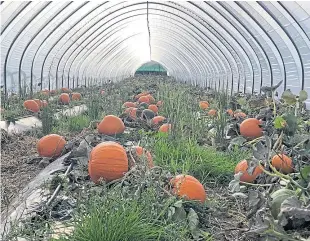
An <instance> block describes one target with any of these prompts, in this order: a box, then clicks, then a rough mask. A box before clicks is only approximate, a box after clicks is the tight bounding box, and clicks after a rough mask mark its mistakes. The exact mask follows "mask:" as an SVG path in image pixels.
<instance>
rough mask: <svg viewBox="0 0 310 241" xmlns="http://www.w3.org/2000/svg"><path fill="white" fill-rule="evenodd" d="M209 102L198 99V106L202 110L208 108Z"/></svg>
mask: <svg viewBox="0 0 310 241" xmlns="http://www.w3.org/2000/svg"><path fill="white" fill-rule="evenodd" d="M209 106H210V105H209V102H208V101H200V102H199V107H200V109H202V110H206V109H208V108H209Z"/></svg>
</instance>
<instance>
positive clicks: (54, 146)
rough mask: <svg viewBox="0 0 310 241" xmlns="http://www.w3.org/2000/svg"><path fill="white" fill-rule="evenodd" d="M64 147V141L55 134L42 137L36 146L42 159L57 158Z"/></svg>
mask: <svg viewBox="0 0 310 241" xmlns="http://www.w3.org/2000/svg"><path fill="white" fill-rule="evenodd" d="M65 145H66V140H65V139H64V138H63V137H62V136H60V135H57V134H50V135H47V136H44V137H42V138H41V139H40V140H39V142H38V144H37V150H38V153H39V155H40V156H42V157H58V156H59V155H60V154H61V152H62V151H63V149H64V147H65Z"/></svg>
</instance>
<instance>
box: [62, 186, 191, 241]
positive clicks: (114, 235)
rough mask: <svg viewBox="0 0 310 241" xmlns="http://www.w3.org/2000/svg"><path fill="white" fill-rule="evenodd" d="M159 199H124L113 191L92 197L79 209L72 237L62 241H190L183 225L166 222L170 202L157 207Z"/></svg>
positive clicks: (148, 196) (145, 196)
mask: <svg viewBox="0 0 310 241" xmlns="http://www.w3.org/2000/svg"><path fill="white" fill-rule="evenodd" d="M157 199H158V196H156V193H154V192H152V191H151V192H150V191H146V192H144V193H142V195H141V196H140V197H139V198H138V197H133V198H124V197H123V196H122V195H121V193H120V192H118V191H116V192H114V190H112V191H110V192H109V193H108V194H107V195H104V196H103V197H102V196H92V197H90V198H89V199H88V201H87V202H85V203H82V204H81V205H80V210H79V212H78V214H77V215H76V222H75V223H74V231H73V234H72V235H69V236H67V237H63V238H62V239H61V240H72V241H84V240H87V241H102V240H109V241H120V240H124V241H125V240H128V241H130V240H132V241H134V240H163V241H170V240H171V241H174V240H180V241H182V240H184V241H185V240H189V239H188V235H189V234H188V230H187V228H186V226H185V225H184V224H182V223H181V222H171V221H167V220H166V212H167V209H168V207H169V205H170V203H171V200H169V199H166V198H165V199H162V205H158V200H157Z"/></svg>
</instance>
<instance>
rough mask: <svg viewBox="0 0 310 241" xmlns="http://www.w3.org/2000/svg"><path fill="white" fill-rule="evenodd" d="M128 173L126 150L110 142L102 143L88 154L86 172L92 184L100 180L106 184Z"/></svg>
mask: <svg viewBox="0 0 310 241" xmlns="http://www.w3.org/2000/svg"><path fill="white" fill-rule="evenodd" d="M127 171H128V158H127V154H126V150H125V149H124V147H122V146H121V145H120V144H118V143H116V142H112V141H107V142H102V143H100V144H99V145H97V146H96V147H95V148H94V149H93V150H92V151H91V153H90V159H89V162H88V172H89V175H90V178H91V180H92V181H93V182H95V183H98V181H99V179H100V178H102V179H104V180H105V181H106V182H109V181H113V180H115V179H118V178H121V177H123V175H124V173H126V172H127Z"/></svg>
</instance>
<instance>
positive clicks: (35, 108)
mask: <svg viewBox="0 0 310 241" xmlns="http://www.w3.org/2000/svg"><path fill="white" fill-rule="evenodd" d="M24 107H25V108H26V109H27V110H29V111H31V112H34V113H36V112H39V111H40V106H39V105H38V103H37V102H35V101H34V100H26V101H25V102H24Z"/></svg>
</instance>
